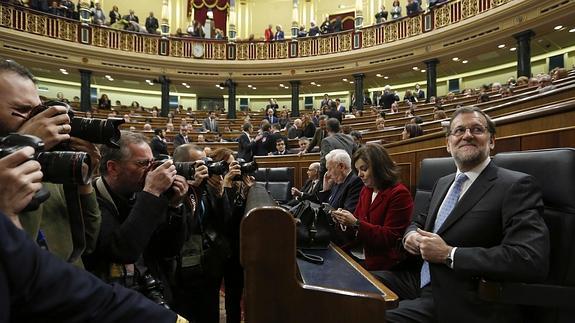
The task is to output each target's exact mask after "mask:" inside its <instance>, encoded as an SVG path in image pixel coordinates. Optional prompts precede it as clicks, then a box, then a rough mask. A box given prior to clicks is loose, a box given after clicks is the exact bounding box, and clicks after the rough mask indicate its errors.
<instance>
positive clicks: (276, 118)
mask: <svg viewBox="0 0 575 323" xmlns="http://www.w3.org/2000/svg"><path fill="white" fill-rule="evenodd" d="M264 120H267V121H269V123H270V124H274V123H278V122H280V119H279V118H278V117H274V116H272V117H271V118H270V117H268V116H265V117H264Z"/></svg>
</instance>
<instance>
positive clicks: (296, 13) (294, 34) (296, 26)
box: [291, 0, 299, 38]
mask: <svg viewBox="0 0 575 323" xmlns="http://www.w3.org/2000/svg"><path fill="white" fill-rule="evenodd" d="M291 20H292V21H291V37H292V38H297V32H298V30H299V22H298V20H299V9H298V0H293V8H292V14H291Z"/></svg>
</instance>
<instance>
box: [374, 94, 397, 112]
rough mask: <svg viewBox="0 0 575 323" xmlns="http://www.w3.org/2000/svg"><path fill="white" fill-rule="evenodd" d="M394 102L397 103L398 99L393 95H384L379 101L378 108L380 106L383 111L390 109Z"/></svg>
mask: <svg viewBox="0 0 575 323" xmlns="http://www.w3.org/2000/svg"><path fill="white" fill-rule="evenodd" d="M395 101H399V97H398V96H397V95H395V93H391V92H390V93H384V94H383V95H382V96H381V98H380V99H379V106H382V107H384V108H385V109H391V105H392V104H393V102H395Z"/></svg>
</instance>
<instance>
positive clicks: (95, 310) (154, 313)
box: [0, 213, 177, 323]
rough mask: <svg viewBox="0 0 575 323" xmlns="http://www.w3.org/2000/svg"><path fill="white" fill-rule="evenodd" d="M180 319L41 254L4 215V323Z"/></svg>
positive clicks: (0, 295) (0, 310)
mask: <svg viewBox="0 0 575 323" xmlns="http://www.w3.org/2000/svg"><path fill="white" fill-rule="evenodd" d="M176 318H177V316H176V314H175V313H173V312H171V311H169V310H166V309H165V308H163V307H161V306H159V305H156V304H154V303H152V302H151V301H150V300H148V299H146V298H145V297H143V296H142V295H139V294H138V293H135V292H134V291H130V290H127V289H125V288H122V287H121V286H118V285H109V284H106V283H104V282H102V281H101V280H99V279H97V278H96V277H94V276H93V275H91V274H89V273H87V272H85V271H83V270H81V269H78V268H76V267H74V266H72V265H70V264H66V263H64V262H63V261H61V260H59V259H57V258H56V257H54V256H53V255H51V254H49V253H48V252H46V251H43V250H41V249H40V248H38V246H37V245H36V244H35V243H34V242H33V241H32V240H30V239H29V238H27V237H26V234H25V233H24V231H22V230H19V229H18V228H16V226H14V225H13V224H12V223H11V222H10V220H9V219H8V217H7V216H6V215H5V214H3V213H0V322H19V323H26V322H58V323H68V322H70V323H71V322H126V323H130V322H134V323H136V322H157V323H174V322H176Z"/></svg>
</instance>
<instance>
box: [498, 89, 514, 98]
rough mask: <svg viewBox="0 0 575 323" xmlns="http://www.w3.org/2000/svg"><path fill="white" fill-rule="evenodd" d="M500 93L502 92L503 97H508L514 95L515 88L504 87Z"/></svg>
mask: <svg viewBox="0 0 575 323" xmlns="http://www.w3.org/2000/svg"><path fill="white" fill-rule="evenodd" d="M499 93H500V94H501V97H502V98H506V97H508V96H512V95H513V88H511V87H509V86H506V87H504V88H502V89H501V90H500V91H499Z"/></svg>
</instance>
